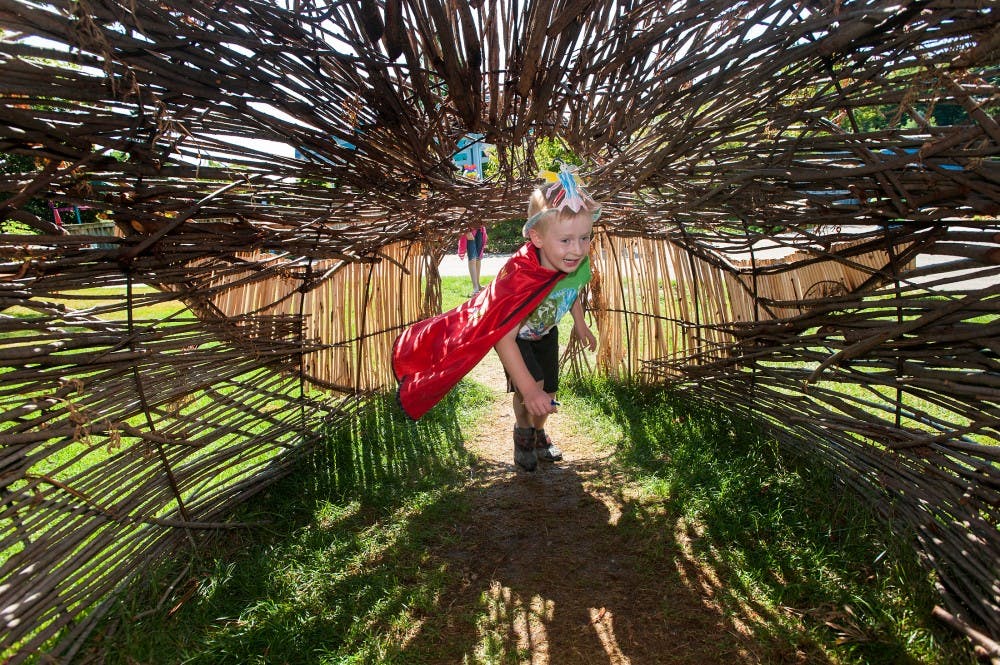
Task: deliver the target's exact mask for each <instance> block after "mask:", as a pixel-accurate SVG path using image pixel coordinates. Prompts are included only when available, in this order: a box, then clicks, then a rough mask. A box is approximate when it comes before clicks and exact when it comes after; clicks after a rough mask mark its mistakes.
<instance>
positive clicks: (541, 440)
mask: <svg viewBox="0 0 1000 665" xmlns="http://www.w3.org/2000/svg"><path fill="white" fill-rule="evenodd" d="M535 458H536V459H538V461H539V462H558V461H559V460H561V459H562V458H563V455H562V451H561V450H559V448H558V447H557V446H556V444H554V443H552V439H550V438H549V435H548V434H546V433H545V430H544V429H541V428H539V429H536V430H535Z"/></svg>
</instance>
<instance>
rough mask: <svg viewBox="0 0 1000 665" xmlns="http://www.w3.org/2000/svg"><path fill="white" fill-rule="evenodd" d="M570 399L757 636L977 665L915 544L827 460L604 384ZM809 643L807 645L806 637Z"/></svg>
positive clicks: (715, 413)
mask: <svg viewBox="0 0 1000 665" xmlns="http://www.w3.org/2000/svg"><path fill="white" fill-rule="evenodd" d="M573 392H574V397H573V398H571V399H569V400H565V401H564V403H567V406H568V407H569V408H570V409H571V410H572V411H573V412H574V413H575V415H576V417H577V419H578V420H579V421H580V422H582V423H583V427H585V428H586V429H587V431H589V432H598V433H600V434H599V436H600V437H601V438H603V439H604V440H605V441H606V443H607V444H608V445H614V446H615V447H616V448H617V450H618V454H619V457H620V460H621V462H622V464H624V465H625V467H626V468H627V469H629V470H630V473H631V475H632V477H633V478H634V479H635V480H636V482H638V483H640V484H641V486H642V487H643V488H644V489H643V491H644V493H646V494H647V495H648V496H647V498H646V499H645V501H647V502H648V501H650V497H658V498H659V499H660V501H661V502H662V504H663V510H664V511H665V512H666V513H667V515H670V516H672V517H673V518H674V519H677V520H678V521H679V522H680V523H682V524H684V525H685V526H686V528H687V530H688V533H689V535H690V536H691V547H692V550H693V553H694V556H695V557H696V558H697V560H698V561H699V562H700V563H701V564H702V565H705V566H708V567H709V568H711V569H713V570H715V571H717V572H718V574H719V575H720V576H721V577H722V578H723V580H724V581H723V583H722V584H721V593H720V594H719V599H720V601H721V602H722V604H723V605H724V607H726V608H727V609H728V610H729V611H731V612H733V613H743V612H745V611H746V609H747V608H756V610H755V613H756V614H757V615H759V616H761V617H762V619H761V620H760V623H759V625H757V626H755V627H753V629H754V632H755V633H756V634H758V635H765V634H766V635H770V636H779V637H780V638H781V639H782V640H785V641H787V642H788V643H790V644H807V643H814V644H817V645H819V646H820V648H821V649H822V650H823V651H824V652H825V653H826V654H827V656H828V657H830V658H831V659H832V660H833V661H834V662H843V663H859V664H861V663H865V664H868V663H871V664H876V663H942V664H943V663H972V662H975V659H974V658H973V657H972V656H971V655H970V653H969V651H968V648H967V646H968V645H967V643H966V642H964V641H963V640H960V639H957V638H956V636H955V635H954V634H952V633H949V632H948V631H945V630H943V629H942V628H941V626H940V625H939V624H936V622H935V621H934V620H933V619H932V617H931V610H932V608H933V605H934V602H935V601H934V595H933V580H932V578H931V576H930V575H929V574H928V573H927V571H926V570H925V569H924V568H923V567H921V566H920V564H919V563H918V561H917V555H916V553H915V552H914V550H913V549H912V546H911V545H910V544H909V543H908V541H907V540H906V538H905V535H906V534H895V533H893V532H892V530H891V529H889V528H888V527H887V526H886V525H885V524H883V523H882V522H880V521H879V519H878V518H877V517H876V516H875V514H874V512H873V511H871V510H870V509H869V508H868V507H867V506H866V505H864V504H863V503H862V502H861V501H860V500H859V499H858V498H857V497H856V496H854V495H852V494H850V493H849V492H848V491H847V490H844V489H843V488H842V486H841V485H840V484H838V483H837V481H836V479H835V478H834V477H833V476H832V475H831V474H830V473H828V472H827V471H826V470H825V469H824V468H823V467H822V465H821V463H820V462H819V461H817V460H811V459H810V460H807V459H796V458H792V457H790V456H789V455H788V454H786V453H784V452H782V451H781V450H779V448H778V446H777V444H776V442H775V441H774V440H773V439H770V438H769V437H766V436H764V435H762V434H761V433H760V432H759V431H758V430H757V429H756V428H755V427H754V426H753V425H752V424H750V423H749V422H746V421H744V420H742V419H740V418H738V417H734V416H733V415H732V414H730V413H728V412H727V411H726V410H725V409H720V408H714V407H713V408H707V407H703V406H698V405H696V404H694V403H692V402H690V401H689V400H687V399H686V398H683V397H680V396H677V395H674V394H672V393H671V392H670V391H669V390H663V389H657V390H652V389H643V388H640V387H637V386H627V385H623V384H620V383H612V382H608V381H606V380H600V379H588V380H584V381H578V382H576V383H575V384H574V389H573ZM803 631H804V632H803Z"/></svg>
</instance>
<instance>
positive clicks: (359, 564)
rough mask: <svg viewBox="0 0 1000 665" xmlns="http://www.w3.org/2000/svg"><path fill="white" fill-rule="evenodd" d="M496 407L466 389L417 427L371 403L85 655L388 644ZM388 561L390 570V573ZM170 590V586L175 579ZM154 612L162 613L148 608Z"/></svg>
mask: <svg viewBox="0 0 1000 665" xmlns="http://www.w3.org/2000/svg"><path fill="white" fill-rule="evenodd" d="M488 399H489V394H488V392H487V391H485V390H484V389H482V388H481V387H479V386H475V385H473V384H462V385H460V386H459V388H458V389H457V390H455V391H453V393H452V394H451V395H450V396H449V397H448V398H446V400H445V401H443V402H442V403H441V404H440V405H439V406H438V407H436V408H435V409H434V410H433V411H432V412H431V413H430V414H428V416H426V417H425V418H424V419H422V420H421V421H420V422H419V423H414V422H411V421H409V420H408V419H407V418H405V416H403V415H402V414H401V412H400V411H399V409H398V408H397V407H396V405H395V402H394V400H393V398H391V397H386V398H384V399H376V400H373V401H372V403H371V404H370V405H369V406H367V407H366V408H365V410H364V412H363V413H361V414H360V415H359V417H358V418H357V419H356V420H355V421H354V422H353V423H351V424H349V425H347V426H345V427H342V428H341V429H339V430H337V431H333V432H331V433H330V435H329V437H328V438H327V442H326V444H325V445H322V446H317V447H316V448H315V449H314V450H312V451H311V452H310V453H308V454H307V455H306V456H305V457H304V459H303V460H301V462H300V463H299V464H297V466H296V467H295V469H294V470H293V471H292V473H291V474H290V475H289V476H288V477H286V478H284V479H282V480H281V481H278V482H277V483H276V484H275V485H273V486H272V487H270V488H269V489H268V490H266V491H265V492H263V493H262V494H261V495H259V496H257V497H254V498H253V499H251V500H249V501H248V502H247V504H245V505H244V506H242V507H241V508H240V509H239V510H238V514H237V515H235V516H234V519H235V520H236V521H246V522H264V523H265V524H266V526H265V527H264V528H263V529H256V530H250V531H248V530H243V531H235V532H228V533H226V534H223V535H222V536H220V537H218V538H216V539H215V540H214V541H212V542H211V543H210V546H209V547H205V548H203V550H202V552H200V553H198V554H197V555H195V558H194V560H192V561H191V562H190V563H189V565H188V566H187V567H184V570H183V571H182V570H181V569H182V567H183V564H181V565H179V566H177V567H176V568H173V569H171V570H166V569H163V570H158V571H149V572H148V573H147V574H146V575H145V577H146V578H147V579H150V580H151V581H150V582H149V583H148V584H147V585H146V586H148V588H149V589H150V591H149V592H148V593H142V592H140V591H139V590H138V589H136V590H134V592H133V593H130V594H128V595H127V596H126V597H123V599H122V600H120V601H119V602H118V603H117V605H116V607H115V608H114V609H113V610H112V611H111V612H110V613H109V615H108V618H107V619H106V620H105V621H104V625H103V627H102V630H100V631H98V632H97V633H96V634H95V636H94V638H93V639H92V640H91V641H90V643H89V644H88V646H87V648H86V650H85V651H86V655H85V656H84V657H83V659H84V660H85V661H90V662H98V661H99V662H106V663H179V662H186V663H187V662H189V663H240V664H246V663H312V662H317V663H318V662H331V663H332V662H378V659H377V658H374V659H371V660H367V659H362V660H359V661H354V660H351V659H348V660H344V659H342V658H341V657H340V656H339V655H337V654H339V653H341V652H344V651H346V652H347V653H351V652H356V650H357V648H358V647H359V645H361V644H367V643H368V642H369V636H370V635H371V633H372V632H373V631H374V632H379V631H383V632H385V633H386V635H387V636H389V637H391V636H393V635H394V634H395V632H396V631H397V630H398V629H401V628H399V627H397V626H395V625H394V621H396V619H397V617H399V616H400V615H405V610H406V608H408V607H411V606H414V605H420V604H421V603H422V602H430V601H428V600H426V599H423V598H422V594H425V593H427V590H426V589H427V586H426V584H420V583H415V584H411V583H410V582H411V580H409V579H408V577H409V576H414V577H420V575H421V573H420V570H419V566H420V561H419V560H414V561H405V560H403V559H400V558H399V556H398V553H402V554H404V555H406V554H409V553H411V544H410V541H411V540H412V538H413V536H412V535H410V534H408V533H407V531H408V528H409V525H410V523H411V521H412V520H413V519H414V518H415V517H418V516H419V517H421V519H423V520H430V523H433V522H434V521H435V520H436V519H444V518H443V517H441V516H440V515H438V514H437V513H439V512H440V511H441V510H445V511H449V510H452V507H451V506H450V504H449V502H448V500H447V499H448V497H449V495H450V494H451V493H453V492H454V487H455V486H456V485H457V482H458V481H460V479H461V478H462V477H463V475H464V474H463V471H465V470H467V468H468V455H467V453H466V452H465V450H464V448H463V440H464V438H465V436H466V432H465V431H464V429H465V427H466V424H467V423H469V422H475V413H476V409H479V408H481V407H482V406H483V405H484V404H485V403H486V402H487V401H488ZM387 561H391V562H393V563H392V564H387V563H386V562H387ZM179 572H181V576H180V577H179V578H176V580H175V586H173V588H168V587H169V586H170V584H171V578H174V577H176V576H177V575H178V573H179ZM155 605H159V607H158V608H157V609H155V610H149V609H148V608H150V607H152V606H155Z"/></svg>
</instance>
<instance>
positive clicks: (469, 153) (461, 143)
mask: <svg viewBox="0 0 1000 665" xmlns="http://www.w3.org/2000/svg"><path fill="white" fill-rule="evenodd" d="M483 136H484V135H483V134H466V135H465V136H463V137H462V138H460V139H459V140H458V152H456V153H455V154H454V155H452V156H451V159H452V161H453V162H455V166H456V167H457V168H459V169H461V171H462V175H464V176H465V177H467V178H472V179H473V180H482V179H483V178H484V177H485V174H484V173H483V167H484V166H485V164H486V161H487V160H488V157H487V155H486V151H487V149H488V148H492V147H493V146H492V145H491V144H489V143H484V142H483Z"/></svg>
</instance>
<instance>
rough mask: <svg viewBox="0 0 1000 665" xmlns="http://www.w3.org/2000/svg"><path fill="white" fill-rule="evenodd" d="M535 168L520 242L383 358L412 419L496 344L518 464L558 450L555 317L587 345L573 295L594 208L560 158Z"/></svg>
mask: <svg viewBox="0 0 1000 665" xmlns="http://www.w3.org/2000/svg"><path fill="white" fill-rule="evenodd" d="M543 176H544V177H545V178H546V180H548V183H547V184H545V185H543V186H542V187H541V188H540V189H537V190H535V191H534V192H533V193H532V195H531V198H530V200H529V203H528V220H527V222H526V223H525V225H524V229H523V234H524V236H525V237H526V238H527V239H528V242H526V243H525V244H524V245H523V246H521V248H520V249H519V250H518V251H517V252H515V253H514V255H513V256H511V258H510V259H509V260H508V261H507V262H506V263H505V264H504V266H503V267H502V268H501V269H500V271H499V273H498V274H497V276H496V279H494V280H493V281H492V282H491V283H490V284H489V285H488V286H487V287H486V288H485V289H483V290H481V291H480V292H479V293H478V294H477V295H476V296H474V297H473V298H471V299H469V300H467V301H466V302H464V303H462V304H461V305H459V306H458V307H456V308H455V309H453V310H450V311H448V312H444V313H443V314H439V315H438V316H435V317H431V318H429V319H425V320H423V321H418V322H417V323H415V324H413V325H412V326H410V327H409V328H407V329H406V330H405V331H403V333H402V334H401V335H400V336H399V337H398V338H397V339H396V342H395V345H394V347H393V357H392V361H393V362H392V365H393V371H394V372H395V375H396V379H397V380H398V381H399V390H398V392H397V398H398V400H399V404H400V406H401V407H402V408H403V410H404V411H405V412H406V414H407V415H409V416H410V417H411V418H414V419H417V418H420V417H421V416H422V415H423V414H424V413H426V412H427V411H428V410H430V408H431V407H433V406H434V405H435V404H437V403H438V402H439V401H440V400H441V398H443V397H444V396H445V394H447V392H448V391H449V390H450V389H451V388H452V387H453V386H454V385H455V384H457V383H458V382H459V381H460V380H461V379H462V377H463V376H465V375H466V374H467V373H468V372H469V371H470V370H471V369H472V368H473V367H475V366H476V364H478V363H479V361H480V360H482V359H483V357H484V356H485V355H486V354H487V353H488V352H489V349H490V348H496V351H497V355H498V356H499V357H500V362H501V363H502V364H503V366H504V369H505V370H506V372H507V375H508V379H509V384H508V387H509V388H510V389H511V390H513V392H514V418H515V427H514V463H515V464H516V465H517V466H519V467H521V468H522V469H525V470H526V471H534V470H535V468H536V467H537V464H538V460H539V459H541V460H543V461H555V460H558V459H560V458H561V452H560V451H559V449H558V447H556V446H554V445H553V444H552V441H551V440H550V439H549V437H548V435H547V434H546V433H545V429H544V426H545V422H546V420H547V418H548V416H549V415H550V414H552V413H555V411H556V406H557V403H556V401H555V393H556V390H557V389H558V386H559V365H558V361H559V339H558V329H557V328H556V324H558V322H559V320H560V319H561V318H562V317H563V316H564V315H565V314H566V313H567V312H568V313H570V314H571V315H572V317H573V322H574V323H573V327H574V330H575V331H576V333H577V335H578V336H579V337H580V339H581V340H582V341H583V343H584V345H585V346H586V347H587V348H589V349H591V350H594V349H595V348H596V346H597V339H596V338H595V337H594V335H593V333H591V332H590V329H589V328H587V325H586V323H585V322H584V318H583V305H582V303H581V302H580V300H579V298H578V296H579V293H580V291H581V290H582V289H583V288H584V287H585V286H586V285H587V282H588V281H589V280H590V258H589V252H590V240H591V233H592V230H593V225H594V222H595V221H596V220H597V218H598V217H599V216H600V213H601V208H600V206H599V205H598V204H597V203H596V202H595V201H594V199H593V198H591V197H590V195H589V194H587V192H586V191H584V190H583V189H582V187H580V183H579V180H578V179H577V177H576V174H575V173H574V172H573V171H572V170H570V169H569V168H567V167H566V166H563V168H562V170H561V171H560V173H558V174H556V173H551V172H544V173H543Z"/></svg>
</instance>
